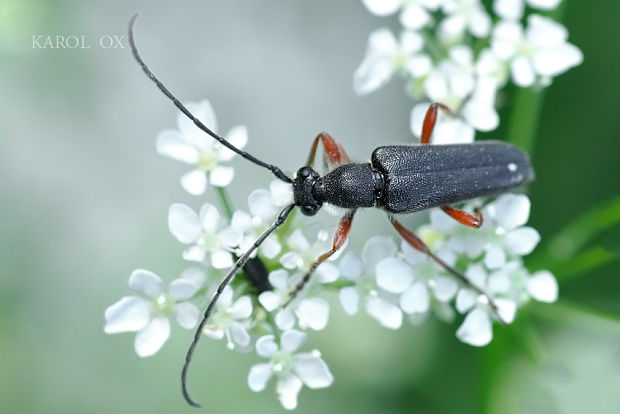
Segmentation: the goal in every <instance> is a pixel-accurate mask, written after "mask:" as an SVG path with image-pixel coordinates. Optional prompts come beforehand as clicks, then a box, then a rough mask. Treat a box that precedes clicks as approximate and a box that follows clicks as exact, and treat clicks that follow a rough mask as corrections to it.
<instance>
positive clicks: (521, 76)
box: [510, 56, 536, 88]
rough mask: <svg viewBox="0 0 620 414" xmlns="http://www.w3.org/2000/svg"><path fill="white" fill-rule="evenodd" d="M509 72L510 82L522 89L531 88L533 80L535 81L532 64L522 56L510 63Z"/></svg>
mask: <svg viewBox="0 0 620 414" xmlns="http://www.w3.org/2000/svg"><path fill="white" fill-rule="evenodd" d="M510 71H511V73H512V80H514V82H515V84H516V85H517V86H520V87H522V88H524V87H527V86H531V85H532V84H533V83H534V80H536V74H535V73H534V68H533V67H532V64H531V63H530V61H529V60H528V59H527V58H525V57H523V56H519V57H517V58H515V60H513V61H512V63H511V64H510Z"/></svg>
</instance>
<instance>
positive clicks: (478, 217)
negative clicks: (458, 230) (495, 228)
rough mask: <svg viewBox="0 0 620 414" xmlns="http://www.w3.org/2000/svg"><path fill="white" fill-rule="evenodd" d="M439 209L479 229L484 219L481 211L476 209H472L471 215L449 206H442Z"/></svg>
mask: <svg viewBox="0 0 620 414" xmlns="http://www.w3.org/2000/svg"><path fill="white" fill-rule="evenodd" d="M441 209H442V210H443V211H444V212H445V213H446V214H447V215H449V216H450V217H452V218H453V219H454V220H456V221H458V222H459V223H461V224H464V225H466V226H469V227H473V228H474V229H479V228H480V226H482V222H483V221H484V219H483V217H482V213H481V212H480V210H478V209H476V210H474V214H473V215H472V214H469V213H468V212H466V211H463V210H459V209H458V208H454V207H450V206H442V207H441Z"/></svg>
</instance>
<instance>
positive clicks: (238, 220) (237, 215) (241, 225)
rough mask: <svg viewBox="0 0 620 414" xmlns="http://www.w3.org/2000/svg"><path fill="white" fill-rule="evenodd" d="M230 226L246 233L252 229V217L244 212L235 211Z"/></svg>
mask: <svg viewBox="0 0 620 414" xmlns="http://www.w3.org/2000/svg"><path fill="white" fill-rule="evenodd" d="M230 225H231V226H233V227H235V228H238V229H239V230H241V231H242V232H245V231H248V230H249V229H250V228H252V216H250V215H249V214H248V213H246V212H245V211H241V210H237V211H235V212H234V213H233V216H232V220H231V221H230Z"/></svg>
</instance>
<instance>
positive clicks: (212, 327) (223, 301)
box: [203, 286, 252, 349]
mask: <svg viewBox="0 0 620 414" xmlns="http://www.w3.org/2000/svg"><path fill="white" fill-rule="evenodd" d="M211 290H212V291H214V289H211ZM210 293H213V292H210ZM209 296H212V294H211V295H209ZM251 315H252V301H251V299H250V297H249V296H247V295H245V296H241V297H240V298H238V299H237V300H236V301H234V302H233V290H232V288H231V287H230V286H226V287H225V288H224V290H223V291H222V294H221V295H220V298H219V300H218V301H217V303H216V304H215V309H214V310H213V314H212V315H211V317H210V318H209V321H208V322H207V324H206V325H205V327H204V328H203V332H204V334H205V335H207V336H208V337H209V338H213V339H222V338H224V337H226V346H227V347H228V349H234V348H235V346H239V347H241V348H242V349H243V348H247V347H248V346H249V345H250V335H249V334H248V331H247V329H246V328H247V325H248V321H247V319H248V318H249V317H250V316H251Z"/></svg>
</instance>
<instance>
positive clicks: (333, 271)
mask: <svg viewBox="0 0 620 414" xmlns="http://www.w3.org/2000/svg"><path fill="white" fill-rule="evenodd" d="M339 275H340V273H339V272H338V267H336V265H335V264H333V263H329V262H323V263H321V264H320V265H319V267H317V269H316V276H317V278H318V279H319V281H320V282H321V283H332V282H335V281H336V279H338V276H339Z"/></svg>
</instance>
